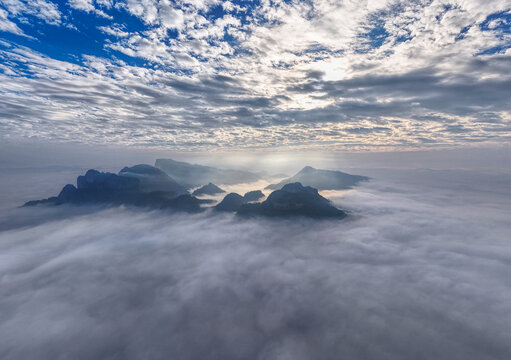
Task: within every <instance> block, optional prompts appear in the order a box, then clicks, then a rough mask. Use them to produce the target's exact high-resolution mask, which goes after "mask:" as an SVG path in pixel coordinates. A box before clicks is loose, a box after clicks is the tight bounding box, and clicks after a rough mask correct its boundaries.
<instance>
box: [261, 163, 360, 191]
mask: <svg viewBox="0 0 511 360" xmlns="http://www.w3.org/2000/svg"><path fill="white" fill-rule="evenodd" d="M367 180H369V178H368V177H367V176H360V175H350V174H347V173H344V172H341V171H335V170H319V169H314V168H312V167H310V166H306V167H304V168H303V169H302V170H300V172H298V173H297V174H296V175H294V176H292V177H290V178H288V179H285V180H282V181H281V182H279V183H277V184H271V185H268V186H267V187H266V188H267V189H280V188H282V186H284V185H286V184H290V183H295V182H299V183H301V184H303V185H305V186H312V187H314V188H316V189H318V190H344V189H349V188H351V187H353V186H355V185H357V184H358V183H359V182H361V181H367Z"/></svg>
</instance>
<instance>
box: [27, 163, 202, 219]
mask: <svg viewBox="0 0 511 360" xmlns="http://www.w3.org/2000/svg"><path fill="white" fill-rule="evenodd" d="M124 170H126V171H124ZM128 170H129V171H128ZM156 170H158V169H156ZM127 173H130V174H138V175H140V176H142V175H144V174H145V175H144V176H147V177H150V176H156V177H157V178H161V175H160V174H158V173H157V172H156V171H154V170H151V169H149V168H147V167H134V169H133V168H125V169H123V170H122V171H121V174H122V175H116V174H112V173H108V172H99V171H97V170H93V169H91V170H89V171H87V173H86V174H85V175H83V176H79V177H78V178H77V182H76V183H77V186H76V187H75V186H74V185H71V184H67V185H66V186H64V188H63V189H62V190H61V192H60V193H59V195H58V196H55V197H51V198H48V199H44V200H34V201H29V202H27V203H26V204H25V206H33V205H38V204H54V205H60V204H113V205H121V204H125V205H134V206H144V207H151V208H158V209H165V208H169V209H175V210H183V211H188V212H198V211H201V207H200V204H201V203H203V202H202V200H199V199H197V198H196V197H193V196H191V195H189V194H183V193H182V192H176V191H147V187H148V186H149V185H151V184H153V183H152V182H151V181H150V180H148V179H147V178H144V177H135V176H128V175H126V174H127ZM160 180H161V179H160ZM154 184H157V185H162V182H160V181H155V182H154ZM173 184H174V183H173ZM176 189H177V190H179V189H182V187H178V188H176Z"/></svg>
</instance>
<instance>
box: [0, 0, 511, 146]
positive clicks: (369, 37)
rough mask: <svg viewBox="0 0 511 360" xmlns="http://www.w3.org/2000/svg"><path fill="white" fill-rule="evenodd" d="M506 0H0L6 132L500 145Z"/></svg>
mask: <svg viewBox="0 0 511 360" xmlns="http://www.w3.org/2000/svg"><path fill="white" fill-rule="evenodd" d="M510 9H511V3H510V2H509V0H496V1H491V2H490V3H488V2H486V1H482V0H470V1H449V2H446V1H443V0H433V1H402V0H399V1H398V0H396V1H391V0H389V1H369V0H367V1H343V2H338V1H328V0H315V1H306V2H304V1H258V2H245V1H241V2H236V3H231V2H219V1H216V0H208V1H205V0H204V1H177V2H169V1H166V0H148V1H142V2H139V1H131V0H127V1H71V2H69V3H60V2H57V3H53V2H49V1H43V0H40V1H38V5H37V6H36V5H35V4H34V3H33V2H28V1H22V0H9V1H7V0H3V1H1V2H0V31H3V32H2V33H0V36H2V35H5V41H2V42H0V59H1V61H0V71H1V72H0V83H1V85H0V86H1V87H0V91H2V99H1V103H0V121H1V123H0V125H1V128H0V131H1V133H0V135H1V136H2V137H4V138H14V139H17V138H22V137H34V138H40V139H49V140H52V141H77V140H78V141H81V142H86V143H95V142H96V143H116V144H119V143H122V144H137V145H172V146H174V147H175V148H208V149H210V148H214V147H218V146H222V147H240V148H242V147H254V146H255V147H271V146H275V145H281V146H293V147H322V146H336V147H339V148H350V149H357V148H375V147H382V146H385V147H401V148H403V147H424V146H445V145H449V146H450V145H454V144H461V145H467V144H474V143H484V144H500V143H505V142H508V141H509V134H510V119H511V118H510V108H509V105H508V101H507V100H508V98H509V96H508V94H509V93H510V91H511V82H510V78H509V76H510V75H509V71H508V70H509V67H510V57H509V52H510V50H509V48H510V47H511V43H510V39H511V38H510V36H511V35H510V30H509V29H510V23H511V15H510V13H509V11H510ZM59 37H60V38H61V39H62V41H60V42H56V39H59ZM76 43H78V44H83V45H69V44H76ZM56 50H58V51H56Z"/></svg>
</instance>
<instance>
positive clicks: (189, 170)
mask: <svg viewBox="0 0 511 360" xmlns="http://www.w3.org/2000/svg"><path fill="white" fill-rule="evenodd" d="M155 166H156V167H157V168H159V169H161V170H163V171H165V172H166V173H167V175H169V176H170V177H172V178H173V179H175V180H176V181H177V182H178V183H180V184H181V185H183V186H184V187H186V188H187V189H190V188H193V187H197V186H201V185H202V184H207V183H210V182H211V183H215V184H225V185H234V184H241V183H249V182H254V181H257V180H260V177H259V176H258V175H256V174H254V173H251V172H248V171H242V170H228V169H218V168H214V167H210V166H203V165H195V164H189V163H186V162H181V161H175V160H172V159H157V160H156V163H155Z"/></svg>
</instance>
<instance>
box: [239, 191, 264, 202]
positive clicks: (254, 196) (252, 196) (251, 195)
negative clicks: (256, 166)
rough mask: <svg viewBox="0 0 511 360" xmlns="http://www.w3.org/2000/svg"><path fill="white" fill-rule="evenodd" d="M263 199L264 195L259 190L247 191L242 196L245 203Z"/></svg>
mask: <svg viewBox="0 0 511 360" xmlns="http://www.w3.org/2000/svg"><path fill="white" fill-rule="evenodd" d="M263 197H264V194H263V192H262V191H261V190H254V191H249V192H248V193H246V194H245V195H243V199H244V200H245V201H257V200H259V199H261V198H263Z"/></svg>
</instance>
